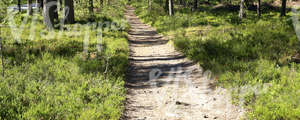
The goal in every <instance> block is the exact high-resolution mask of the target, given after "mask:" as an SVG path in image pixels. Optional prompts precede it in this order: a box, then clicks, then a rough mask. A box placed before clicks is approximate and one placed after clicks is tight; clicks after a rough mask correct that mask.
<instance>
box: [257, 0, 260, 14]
mask: <svg viewBox="0 0 300 120" xmlns="http://www.w3.org/2000/svg"><path fill="white" fill-rule="evenodd" d="M260 3H261V0H258V3H257V16H258V17H260V16H261V10H260Z"/></svg>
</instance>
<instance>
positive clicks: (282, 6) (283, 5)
mask: <svg viewBox="0 0 300 120" xmlns="http://www.w3.org/2000/svg"><path fill="white" fill-rule="evenodd" d="M285 12H286V0H282V3H281V13H280V16H285V15H286V14H285Z"/></svg>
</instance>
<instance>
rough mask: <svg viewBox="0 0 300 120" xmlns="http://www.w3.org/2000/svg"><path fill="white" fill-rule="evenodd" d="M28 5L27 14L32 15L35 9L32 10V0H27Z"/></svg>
mask: <svg viewBox="0 0 300 120" xmlns="http://www.w3.org/2000/svg"><path fill="white" fill-rule="evenodd" d="M27 5H28V10H27V14H28V15H32V13H33V11H32V0H27Z"/></svg>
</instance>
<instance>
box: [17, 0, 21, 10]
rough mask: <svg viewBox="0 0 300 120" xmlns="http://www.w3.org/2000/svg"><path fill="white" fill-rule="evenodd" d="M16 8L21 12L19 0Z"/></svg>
mask: <svg viewBox="0 0 300 120" xmlns="http://www.w3.org/2000/svg"><path fill="white" fill-rule="evenodd" d="M18 10H19V12H21V0H18Z"/></svg>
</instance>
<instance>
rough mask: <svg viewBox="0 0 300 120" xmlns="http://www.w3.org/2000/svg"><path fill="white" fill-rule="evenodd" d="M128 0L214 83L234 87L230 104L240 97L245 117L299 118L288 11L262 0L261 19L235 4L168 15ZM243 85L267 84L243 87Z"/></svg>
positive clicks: (298, 70) (299, 68) (299, 79)
mask: <svg viewBox="0 0 300 120" xmlns="http://www.w3.org/2000/svg"><path fill="white" fill-rule="evenodd" d="M131 4H132V5H133V6H135V7H136V8H137V10H136V13H137V14H138V16H139V17H140V18H141V19H142V20H143V21H144V22H145V23H148V24H151V25H152V26H154V27H156V29H157V30H158V31H159V32H160V33H162V34H165V35H167V36H171V38H172V42H173V43H174V45H175V47H176V49H178V50H179V51H181V52H182V53H184V54H185V55H186V56H187V57H189V58H190V59H192V60H195V61H197V62H199V63H200V64H201V66H202V67H203V68H204V69H206V70H211V71H213V73H214V78H215V80H216V81H217V84H218V85H219V86H223V87H226V88H228V89H231V90H232V93H233V94H232V97H233V101H234V103H236V104H238V103H239V100H240V98H243V99H244V101H243V103H242V106H244V108H245V109H246V110H247V113H246V116H247V117H248V119H259V120H260V119H262V120H271V119H272V120H275V119H276V120H292V119H300V112H299V111H300V101H299V95H300V91H299V89H300V65H298V64H295V63H293V62H292V61H291V56H292V55H295V54H296V53H297V52H298V51H299V46H298V45H299V44H298V42H299V41H298V39H297V37H296V34H295V32H294V28H293V26H292V22H291V19H289V18H290V16H291V13H290V12H289V13H288V16H287V17H282V18H281V17H279V13H280V12H279V11H278V9H275V8H272V9H271V7H270V6H267V5H266V4H265V5H264V6H263V7H264V10H263V14H262V17H261V18H260V19H258V17H256V14H255V11H250V10H248V11H247V12H246V15H247V18H246V19H243V20H241V19H239V18H238V9H233V8H234V7H232V6H231V7H228V6H225V7H219V8H214V5H216V4H212V5H210V6H209V5H201V6H200V9H199V11H197V12H194V13H191V12H190V8H182V7H181V6H175V8H176V9H175V11H176V13H175V15H174V16H172V17H170V16H168V15H167V13H165V12H163V11H164V9H163V8H162V7H161V6H159V5H158V4H157V3H153V7H152V11H147V3H146V2H136V1H134V2H132V3H131ZM245 86H248V87H249V86H252V87H254V86H256V87H260V88H262V87H263V86H268V87H265V89H258V91H255V90H254V91H253V90H249V89H248V90H244V91H242V90H243V87H245ZM233 88H235V89H233Z"/></svg>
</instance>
